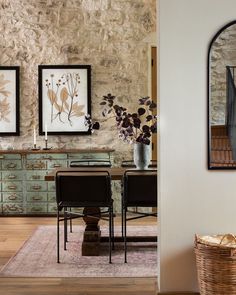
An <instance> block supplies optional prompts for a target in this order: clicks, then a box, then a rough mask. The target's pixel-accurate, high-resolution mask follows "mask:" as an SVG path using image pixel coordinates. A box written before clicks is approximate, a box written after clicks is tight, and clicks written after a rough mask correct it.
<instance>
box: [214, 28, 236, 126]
mask: <svg viewBox="0 0 236 295" xmlns="http://www.w3.org/2000/svg"><path fill="white" fill-rule="evenodd" d="M226 66H236V25H233V26H230V27H228V28H227V29H226V30H224V31H223V32H222V33H221V34H220V35H219V37H218V38H217V39H216V40H215V42H214V43H213V45H212V49H211V58H210V69H211V90H210V93H211V94H210V97H211V124H212V125H224V124H225V108H226Z"/></svg>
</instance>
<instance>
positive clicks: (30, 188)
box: [26, 181, 47, 192]
mask: <svg viewBox="0 0 236 295" xmlns="http://www.w3.org/2000/svg"><path fill="white" fill-rule="evenodd" d="M26 190H27V192H39V191H40V192H44V191H46V190H47V183H46V182H45V181H27V182H26Z"/></svg>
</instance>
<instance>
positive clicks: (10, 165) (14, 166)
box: [6, 163, 17, 169]
mask: <svg viewBox="0 0 236 295" xmlns="http://www.w3.org/2000/svg"><path fill="white" fill-rule="evenodd" d="M16 166H17V165H16V164H15V163H9V164H7V166H6V167H7V168H10V169H12V168H16Z"/></svg>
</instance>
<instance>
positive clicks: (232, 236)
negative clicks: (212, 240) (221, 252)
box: [220, 234, 236, 245]
mask: <svg viewBox="0 0 236 295" xmlns="http://www.w3.org/2000/svg"><path fill="white" fill-rule="evenodd" d="M226 237H231V238H233V241H234V243H235V244H236V237H235V235H233V234H225V235H223V237H222V238H221V240H220V245H221V244H222V242H223V240H224V239H225V238H226Z"/></svg>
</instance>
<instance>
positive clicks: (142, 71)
mask: <svg viewBox="0 0 236 295" xmlns="http://www.w3.org/2000/svg"><path fill="white" fill-rule="evenodd" d="M155 19H156V1H155V0H1V2H0V30H1V34H0V51H1V54H0V64H1V65H7V66H13V65H18V66H20V136H19V137H1V138H0V148H4V149H5V148H12V147H13V148H28V147H29V146H31V145H32V141H33V125H36V128H37V127H38V65H40V64H44V65H46V64H48V65H60V64H89V65H91V66H92V90H91V93H92V115H93V118H94V119H96V120H99V121H101V122H102V121H103V118H102V115H101V109H100V105H99V103H100V101H101V98H102V96H103V95H105V94H107V93H112V94H114V95H116V96H117V97H118V100H119V102H120V103H124V104H125V106H126V107H127V108H129V109H133V110H135V109H136V107H137V101H138V98H140V96H147V94H148V80H147V77H148V75H147V71H148V49H149V47H148V44H147V43H145V42H143V39H144V38H145V37H147V36H148V35H149V34H151V33H153V32H155V30H156V26H155ZM37 142H38V144H39V145H40V146H41V147H43V145H44V141H43V137H42V136H37ZM49 145H50V146H51V145H52V146H53V147H55V148H57V147H59V148H89V147H98V148H99V147H110V148H114V149H115V150H116V151H115V153H114V164H115V165H118V164H119V163H120V162H121V160H122V159H124V158H126V159H127V157H128V158H131V151H132V146H129V145H127V144H125V143H123V142H121V141H120V140H119V139H118V136H117V130H116V128H115V122H114V121H113V120H112V119H111V120H108V121H105V122H102V124H101V130H99V131H96V132H95V133H94V134H93V135H92V136H49ZM116 202H118V200H117V198H116Z"/></svg>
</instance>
